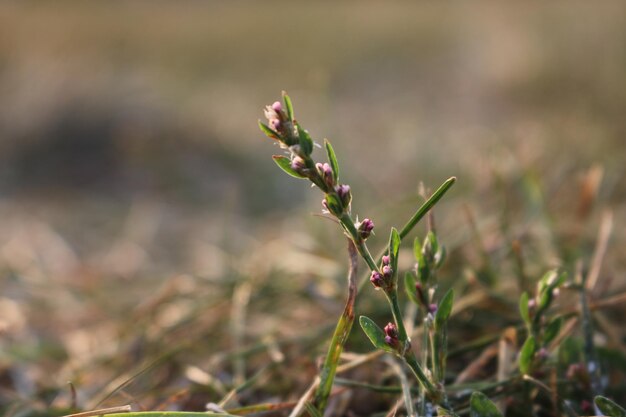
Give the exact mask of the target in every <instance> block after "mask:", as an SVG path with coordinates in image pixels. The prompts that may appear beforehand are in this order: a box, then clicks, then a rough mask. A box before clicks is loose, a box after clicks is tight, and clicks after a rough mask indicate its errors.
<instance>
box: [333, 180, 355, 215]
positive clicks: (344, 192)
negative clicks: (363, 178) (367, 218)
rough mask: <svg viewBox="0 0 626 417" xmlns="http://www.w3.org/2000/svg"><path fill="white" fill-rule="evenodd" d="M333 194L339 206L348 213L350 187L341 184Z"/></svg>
mask: <svg viewBox="0 0 626 417" xmlns="http://www.w3.org/2000/svg"><path fill="white" fill-rule="evenodd" d="M335 192H336V193H337V196H338V197H339V201H341V205H342V206H343V207H344V208H345V209H346V210H348V211H350V202H351V201H352V193H351V192H350V186H349V185H348V184H341V185H337V186H336V187H335Z"/></svg>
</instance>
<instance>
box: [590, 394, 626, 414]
mask: <svg viewBox="0 0 626 417" xmlns="http://www.w3.org/2000/svg"><path fill="white" fill-rule="evenodd" d="M593 402H594V403H596V406H597V407H598V408H599V409H600V411H602V414H604V415H605V416H610V417H626V410H624V409H623V408H622V407H620V406H619V405H617V404H616V403H615V402H613V401H611V400H609V399H608V398H606V397H603V396H601V395H598V396H596V398H594V399H593Z"/></svg>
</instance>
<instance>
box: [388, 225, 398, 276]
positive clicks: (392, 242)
mask: <svg viewBox="0 0 626 417" xmlns="http://www.w3.org/2000/svg"><path fill="white" fill-rule="evenodd" d="M399 253H400V235H399V234H398V230H396V228H395V227H392V228H391V233H390V234H389V257H390V258H391V259H390V265H391V268H393V271H394V274H395V273H396V271H397V270H398V254H399Z"/></svg>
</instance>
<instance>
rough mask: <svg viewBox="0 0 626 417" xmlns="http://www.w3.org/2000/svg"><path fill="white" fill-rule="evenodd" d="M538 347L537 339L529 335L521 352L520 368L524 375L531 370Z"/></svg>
mask: <svg viewBox="0 0 626 417" xmlns="http://www.w3.org/2000/svg"><path fill="white" fill-rule="evenodd" d="M536 349H537V342H536V341H535V338H534V337H533V336H528V338H527V339H526V341H525V342H524V346H522V349H521V350H520V353H519V370H520V372H521V373H522V374H523V375H526V374H528V373H529V372H530V370H531V367H532V364H533V359H534V357H535V351H536Z"/></svg>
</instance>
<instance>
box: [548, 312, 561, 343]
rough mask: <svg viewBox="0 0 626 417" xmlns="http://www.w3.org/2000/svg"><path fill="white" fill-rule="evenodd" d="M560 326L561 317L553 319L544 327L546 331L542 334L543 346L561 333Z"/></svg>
mask: <svg viewBox="0 0 626 417" xmlns="http://www.w3.org/2000/svg"><path fill="white" fill-rule="evenodd" d="M562 326H563V317H557V318H555V319H554V320H552V321H551V322H550V323H549V324H548V325H547V326H546V329H545V331H544V333H543V344H544V346H545V345H547V344H548V343H550V342H552V341H553V340H554V338H555V337H557V336H558V334H559V332H560V331H561V327H562Z"/></svg>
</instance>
